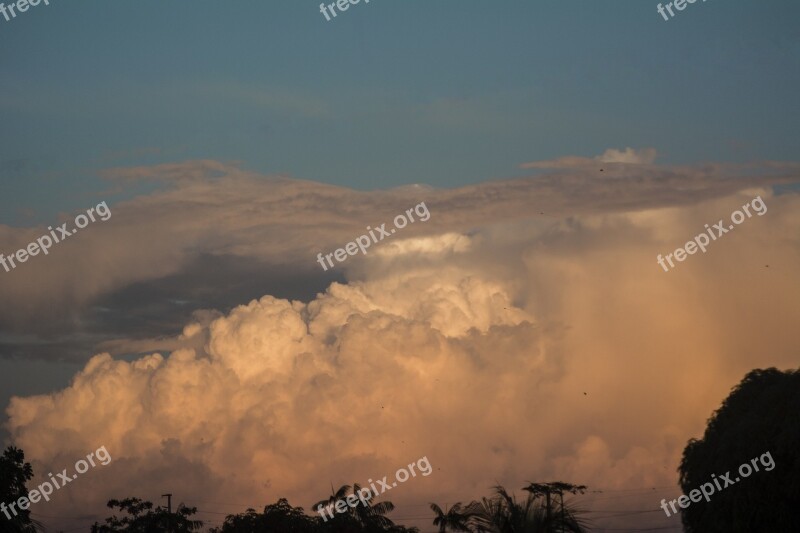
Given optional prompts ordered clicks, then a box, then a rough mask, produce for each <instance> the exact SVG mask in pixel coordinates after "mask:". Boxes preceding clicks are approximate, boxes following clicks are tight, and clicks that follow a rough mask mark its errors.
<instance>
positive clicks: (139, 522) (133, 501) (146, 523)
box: [91, 498, 203, 533]
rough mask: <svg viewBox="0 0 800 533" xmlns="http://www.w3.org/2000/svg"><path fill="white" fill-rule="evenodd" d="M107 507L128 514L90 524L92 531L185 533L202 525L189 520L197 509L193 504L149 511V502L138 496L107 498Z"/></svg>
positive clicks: (99, 532) (150, 504)
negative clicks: (171, 510)
mask: <svg viewBox="0 0 800 533" xmlns="http://www.w3.org/2000/svg"><path fill="white" fill-rule="evenodd" d="M107 505H108V507H109V508H111V509H114V508H115V507H119V510H120V511H121V512H125V513H127V514H128V516H123V517H122V518H117V517H116V515H115V516H112V517H110V518H106V523H105V524H103V525H101V524H98V523H97V522H95V523H94V525H92V530H91V531H92V533H159V532H165V533H189V532H191V531H199V530H200V529H201V528H202V527H203V522H202V521H201V520H191V519H189V517H190V516H192V515H193V514H195V513H196V512H197V508H196V507H186V506H185V505H183V504H181V505H179V506H178V510H177V511H175V512H174V513H169V512H167V510H166V509H162V508H160V507H159V508H157V509H155V510H153V504H152V502H148V501H144V500H141V499H140V498H125V499H124V500H110V501H109V502H108V504H107Z"/></svg>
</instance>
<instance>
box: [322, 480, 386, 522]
mask: <svg viewBox="0 0 800 533" xmlns="http://www.w3.org/2000/svg"><path fill="white" fill-rule="evenodd" d="M361 490H362V489H361V486H360V485H359V484H358V483H355V484H354V485H353V486H352V488H351V487H350V485H342V486H341V487H340V488H339V490H337V491H334V490H333V487H331V495H330V496H329V497H328V499H327V500H321V501H318V502H317V503H315V504H314V505H313V509H314V510H316V511H319V508H320V506H322V507H327V506H329V505H333V506H334V508H333V509H332V512H333V518H332V519H330V518H329V519H328V520H327V521H323V524H322V527H323V530H324V531H331V532H336V533H338V532H342V533H349V532H351V531H388V530H389V529H390V528H392V527H397V526H395V524H394V522H392V521H391V520H390V519H389V518H387V517H386V516H384V515H386V514H388V513H391V512H392V511H393V510H394V504H392V502H388V501H387V502H380V503H375V504H373V503H372V500H373V499H374V498H375V494H374V491H372V490H370V489H365V490H366V491H368V494H366V493H365V496H364V500H365V501H366V505H365V504H364V503H362V502H361V501H360V500H359V501H358V502H357V503H356V505H355V506H354V507H351V506H349V505H348V506H347V510H346V511H345V512H343V513H338V512H336V509H335V505H336V503H337V502H339V501H346V500H347V497H348V496H351V499H352V496H357V495H358V494H359V492H360V491H361Z"/></svg>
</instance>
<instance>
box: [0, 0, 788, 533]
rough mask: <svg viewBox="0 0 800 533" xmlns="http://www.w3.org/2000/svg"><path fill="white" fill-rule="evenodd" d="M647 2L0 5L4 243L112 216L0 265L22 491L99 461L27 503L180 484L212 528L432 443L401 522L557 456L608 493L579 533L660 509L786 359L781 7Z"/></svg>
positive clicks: (0, 359)
mask: <svg viewBox="0 0 800 533" xmlns="http://www.w3.org/2000/svg"><path fill="white" fill-rule="evenodd" d="M656 5H657V2H643V1H641V0H636V1H633V0H617V1H615V2H613V3H610V2H606V3H601V2H588V1H578V0H562V1H559V2H545V1H537V2H523V1H508V2H503V3H489V2H477V1H472V0H462V1H458V2H456V1H455V0H440V1H437V2H422V1H403V2H399V1H396V0H395V1H389V0H372V1H371V2H369V3H368V4H365V3H363V2H362V3H360V4H358V5H354V6H352V7H351V8H350V9H349V10H348V11H346V12H343V13H340V14H339V15H338V16H337V17H336V18H334V19H332V20H330V21H327V20H326V19H325V17H324V16H323V15H322V14H321V13H320V10H319V5H318V3H317V4H315V3H313V2H306V1H288V0H285V1H274V0H269V1H266V2H265V1H258V2H257V1H255V0H239V1H237V2H229V3H220V2H213V3H212V2H208V1H205V0H198V1H194V2H192V3H191V4H190V5H189V4H187V3H179V2H156V1H155V0H140V1H137V2H114V3H109V2H100V1H98V0H86V1H82V2H70V3H67V2H66V1H63V0H51V1H50V5H49V6H48V5H45V4H40V5H39V6H37V7H32V8H30V9H29V10H28V11H27V12H24V13H20V14H18V16H17V17H15V18H13V19H11V20H9V21H6V20H4V19H3V18H2V16H0V49H1V50H3V51H4V52H5V53H2V54H0V95H2V97H0V253H3V254H5V256H9V255H13V254H14V252H15V251H16V250H18V249H21V248H25V247H27V245H28V244H29V243H31V242H36V240H37V239H38V238H40V237H41V236H43V235H51V234H50V229H48V227H52V228H56V227H57V226H60V225H61V224H63V223H67V225H68V227H70V228H74V227H75V224H76V216H78V215H80V214H81V213H84V214H85V213H87V210H88V209H90V208H94V209H95V211H96V213H102V212H103V211H102V210H101V208H100V204H101V203H103V202H105V204H103V205H105V206H107V208H108V212H109V213H110V216H108V217H107V218H106V219H105V220H102V219H101V218H100V217H99V216H97V215H95V218H96V220H95V221H94V222H89V223H88V224H87V225H86V226H85V227H84V228H82V229H80V230H79V231H77V232H76V234H75V235H73V236H70V237H69V238H68V240H65V241H64V242H59V243H54V244H53V246H52V248H51V249H50V251H49V253H48V254H47V255H44V254H38V256H36V257H29V258H28V259H27V260H26V261H25V262H24V263H23V262H19V264H18V265H17V266H16V267H15V268H13V269H11V270H10V271H5V270H3V269H2V268H0V301H2V302H3V303H4V304H5V305H3V306H0V403H2V404H3V406H4V414H3V415H2V417H1V420H2V422H3V429H2V431H1V432H0V438H2V439H4V440H5V441H6V442H7V443H14V444H17V445H19V446H21V447H22V448H23V449H24V450H25V452H26V456H27V457H28V458H29V459H30V460H31V461H32V462H33V464H34V469H35V471H36V473H37V478H36V479H37V480H39V479H44V478H42V477H41V476H43V475H44V473H46V471H50V470H47V469H51V470H53V469H55V470H58V471H61V469H62V468H63V467H65V466H68V465H71V464H74V462H75V460H77V459H78V458H80V457H82V456H85V455H86V454H87V453H88V452H90V451H92V450H95V449H97V448H99V447H100V446H106V447H107V449H108V451H109V453H110V455H111V456H112V457H113V460H112V462H111V463H110V464H109V465H107V466H102V467H98V468H94V469H92V470H90V471H89V473H87V474H85V475H84V476H85V477H91V478H92V480H91V481H89V480H86V481H85V485H84V486H83V487H80V484H81V483H83V480H80V481H79V480H76V481H75V482H74V483H73V484H71V485H70V486H69V488H67V487H65V488H64V490H63V491H59V493H58V494H57V495H56V496H55V497H54V498H53V500H52V501H51V502H47V503H40V504H37V505H36V506H34V508H33V511H34V516H36V517H40V519H42V520H43V521H45V522H46V523H48V524H51V525H58V526H63V527H67V528H73V527H74V528H78V527H81V526H85V525H87V524H91V523H92V522H93V521H94V520H99V519H101V518H102V517H104V516H106V514H105V513H106V512H107V510H106V509H105V506H104V503H105V501H106V500H107V499H109V498H112V497H117V498H121V497H125V496H129V495H132V494H129V492H130V491H132V490H135V491H137V492H138V495H141V496H144V497H146V498H149V499H151V500H153V501H155V500H158V499H159V496H160V495H161V494H163V493H164V492H167V491H171V492H173V493H175V494H176V495H180V501H185V502H187V503H188V504H191V505H197V506H198V507H199V508H200V509H201V511H202V513H206V514H202V513H201V515H200V519H203V520H207V521H210V522H211V523H213V524H218V523H219V522H220V521H221V519H222V518H224V514H225V513H228V512H242V511H244V510H245V509H246V508H247V507H248V506H252V507H254V508H257V509H259V508H262V507H263V506H264V505H266V504H267V503H273V502H274V501H276V500H277V498H278V497H283V496H286V497H288V498H289V501H290V502H291V503H292V504H293V505H299V506H304V507H305V508H306V509H308V508H309V506H310V504H311V503H313V502H315V501H317V500H319V499H322V498H323V497H326V495H327V494H328V493H329V491H330V486H331V484H334V485H337V486H338V485H342V484H345V483H349V484H351V483H352V482H353V481H356V482H359V483H360V484H363V483H364V481H366V479H367V478H375V477H376V476H377V477H382V476H383V475H384V474H389V473H391V472H394V471H395V470H396V469H397V468H399V467H400V466H403V465H407V464H408V463H409V462H411V461H415V460H417V459H418V458H421V457H423V456H424V457H427V458H428V459H429V460H430V462H431V464H432V466H433V474H432V475H430V476H426V477H421V478H419V477H418V478H415V479H412V480H409V481H408V482H407V483H404V484H402V486H401V487H398V488H397V489H393V491H392V493H391V498H390V499H391V500H392V501H393V502H395V504H396V505H397V506H398V510H397V511H396V512H395V516H397V517H400V518H401V519H399V520H398V522H400V523H404V524H408V525H418V526H420V527H422V531H423V532H425V531H429V530H432V526H431V525H430V519H429V518H428V517H427V514H429V511H428V510H427V504H428V502H430V501H437V502H439V503H440V504H443V503H446V502H450V503H453V502H455V501H459V500H461V501H469V500H471V499H476V498H479V497H481V496H484V495H488V493H489V490H490V489H489V487H491V486H492V485H494V484H495V483H496V482H498V481H499V482H502V483H503V484H505V485H506V486H507V487H509V488H514V489H515V490H517V492H518V493H519V492H520V491H519V487H521V486H522V485H523V484H525V483H526V482H528V481H534V480H538V481H544V480H551V479H562V480H564V481H570V482H575V483H582V484H586V485H588V486H589V487H590V489H593V490H603V491H604V492H602V493H600V492H594V493H591V494H588V495H586V496H584V497H583V499H580V500H577V501H578V502H580V503H581V504H582V505H584V507H587V508H589V509H590V511H591V513H590V515H589V516H590V518H591V519H592V520H593V521H594V522H593V525H594V526H595V528H596V529H595V530H596V531H605V529H604V528H608V530H609V531H610V530H612V528H616V529H615V530H620V529H622V530H624V529H625V528H628V530H641V529H642V528H647V527H664V528H674V530H675V531H678V530H679V529H680V528H679V525H678V522H677V519H670V518H667V517H665V516H663V515H659V514H658V513H660V512H661V511H660V510H659V509H658V502H659V501H660V499H661V498H662V497H665V496H667V495H668V494H669V495H672V496H673V497H674V496H676V495H677V494H679V489H678V488H677V485H676V482H677V475H676V472H675V470H676V468H677V465H678V462H679V461H680V454H681V452H682V450H683V447H684V446H685V444H686V441H687V440H688V439H689V438H692V437H697V436H699V435H700V434H701V433H702V431H703V428H704V427H705V422H706V420H707V418H708V417H709V416H710V415H711V413H712V412H713V410H714V409H716V408H717V407H718V406H719V404H720V402H721V401H722V400H723V399H724V398H725V396H726V395H727V394H728V392H729V390H730V389H731V388H732V387H733V386H734V385H735V384H736V383H738V381H739V380H740V379H741V378H742V377H743V376H744V374H745V373H746V372H747V371H749V370H751V369H753V368H766V367H769V366H776V367H778V368H782V369H787V368H796V367H797V366H798V357H797V354H798V347H799V346H798V341H797V338H796V335H793V332H794V328H795V324H796V323H797V319H798V318H800V317H798V309H797V305H796V302H797V301H798V296H799V295H798V289H799V288H800V284H798V283H797V277H796V276H797V275H796V273H797V271H798V266H800V254H799V253H798V252H800V248H798V240H797V235H798V234H800V233H799V232H798V226H799V225H800V217H799V216H798V212H799V211H798V204H800V198H798V183H800V172H799V170H800V166H799V165H800V162H798V157H797V154H798V145H800V131H798V124H800V108H798V106H797V105H796V102H797V96H796V95H797V94H798V89H800V68H798V67H800V64H799V63H800V32H798V31H797V29H796V24H795V21H796V20H797V18H798V15H800V5H798V4H797V3H796V2H790V1H789V0H781V1H770V2H760V3H757V2H754V1H744V0H736V1H727V2H722V1H720V0H709V1H708V2H696V3H694V4H690V5H688V6H687V7H686V9H685V10H683V11H680V12H677V14H676V16H675V17H674V18H672V19H671V20H668V21H665V20H664V19H663V18H662V16H661V15H659V14H658V12H657V10H656ZM189 6H190V7H189ZM757 198H758V199H760V201H761V204H759V203H753V202H756V199H757ZM762 204H763V205H764V206H765V208H766V210H765V212H764V213H763V214H762V213H760V212H759V213H756V206H760V205H762ZM745 205H747V206H750V208H751V211H752V213H751V216H749V217H746V218H745V219H744V220H743V221H742V222H741V223H740V224H736V225H735V228H734V229H730V230H729V232H727V233H725V234H724V235H719V240H717V239H714V240H713V241H712V242H710V243H709V244H708V250H707V251H706V252H703V253H696V254H693V255H690V256H688V257H686V259H685V261H681V262H676V263H675V264H674V267H673V268H671V269H669V270H667V271H665V269H664V268H662V267H661V266H659V263H658V262H657V260H656V258H657V256H659V255H662V256H666V255H667V254H669V253H673V252H674V251H675V249H676V248H678V247H682V246H684V244H685V243H686V242H687V241H691V240H692V239H694V238H695V236H697V235H698V234H700V233H702V232H704V231H706V230H705V225H709V226H711V225H712V224H715V223H717V221H718V220H725V221H726V222H725V224H728V222H727V221H729V220H730V218H731V214H732V213H733V212H735V211H737V210H739V209H743V207H742V206H745ZM420 206H424V207H425V209H427V210H428V211H429V215H430V217H429V218H428V219H426V220H422V218H424V217H421V215H420V213H422V212H424V209H422V207H420ZM415 208H416V209H418V211H413V209H415ZM409 209H411V210H412V211H411V213H412V215H411V216H414V217H416V219H417V220H416V221H414V222H410V223H409V224H408V225H407V226H406V227H404V228H399V227H394V229H396V232H395V233H391V234H390V236H389V237H387V238H386V239H384V240H385V241H386V242H381V241H378V240H376V239H373V241H372V243H371V245H370V249H369V250H367V253H360V252H359V253H357V254H356V255H347V258H346V260H345V261H343V262H338V261H337V260H338V258H335V257H334V258H333V259H330V260H329V261H331V264H335V265H334V266H329V267H328V268H322V265H323V264H325V263H324V261H325V259H324V256H325V255H326V254H335V251H336V250H337V249H338V248H344V246H345V245H346V243H348V242H350V241H355V240H356V239H357V238H358V237H359V236H361V235H362V234H364V235H367V234H369V230H367V229H366V228H367V226H369V227H370V228H373V229H374V228H377V227H379V226H380V225H381V224H382V223H386V225H387V228H393V226H394V222H393V221H394V219H395V217H396V216H397V215H400V214H403V213H408V211H407V210H409ZM103 218H105V217H103ZM53 231H54V232H55V231H56V230H55V229H53ZM318 254H322V259H321V260H320V256H319V255H318ZM676 261H677V258H676ZM520 428H524V429H520ZM354 442H355V444H353V443H354ZM59 465H63V466H59ZM57 467H58V468H57ZM234 474H238V475H234ZM534 478H535V479H534ZM168 485H169V486H168ZM79 487H80V488H79ZM159 491H160V492H159ZM656 494H657V495H658V497H656V496H655V495H656ZM176 498H178V496H176ZM653 510H655V511H656V512H653ZM613 511H620V512H619V513H616V514H615V513H614V512H613ZM639 511H646V512H644V513H640V514H630V515H627V514H625V513H627V512H631V513H633V512H637V513H638V512H639ZM419 517H422V518H419ZM431 519H432V517H431ZM87 529H88V528H87Z"/></svg>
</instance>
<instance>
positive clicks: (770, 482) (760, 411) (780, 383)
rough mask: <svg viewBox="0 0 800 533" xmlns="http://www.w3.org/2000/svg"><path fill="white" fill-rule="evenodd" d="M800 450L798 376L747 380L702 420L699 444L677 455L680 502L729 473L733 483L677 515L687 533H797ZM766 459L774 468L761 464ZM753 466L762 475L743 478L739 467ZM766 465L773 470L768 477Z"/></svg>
mask: <svg viewBox="0 0 800 533" xmlns="http://www.w3.org/2000/svg"><path fill="white" fill-rule="evenodd" d="M799 449H800V370H794V371H787V372H781V371H780V370H777V369H775V368H769V369H767V370H760V369H758V370H753V371H751V372H749V373H748V374H747V375H746V376H745V377H744V379H742V381H741V383H739V385H737V386H736V387H735V388H734V389H733V391H732V392H731V394H730V395H729V396H728V398H727V399H725V401H724V402H723V403H722V406H721V407H720V408H719V409H718V410H717V411H716V412H714V414H713V415H712V416H711V418H710V419H709V420H708V426H707V427H706V431H705V434H704V435H703V438H702V439H700V440H696V439H691V440H690V441H689V443H688V444H687V445H686V448H685V449H684V451H683V459H682V460H681V464H680V468H679V469H678V471H679V472H680V485H681V488H682V489H683V492H684V494H687V495H688V494H690V491H692V490H694V489H699V488H700V486H701V485H702V484H703V483H709V482H711V481H712V477H711V475H712V474H714V475H716V476H719V475H720V474H725V473H727V472H729V471H730V472H731V474H730V479H731V481H733V482H734V483H735V484H734V485H732V486H728V487H723V489H722V490H721V491H718V490H716V488H715V489H714V494H713V495H711V496H710V497H709V501H708V502H706V501H705V499H703V500H701V501H699V502H694V503H691V504H690V505H689V507H688V508H686V509H682V510H681V519H682V521H683V525H684V527H685V530H686V532H687V533H699V532H704V533H706V532H708V533H714V532H717V531H719V532H722V531H724V532H730V531H748V532H758V531H765V532H766V531H769V532H773V531H774V532H777V531H800V513H798V508H800V461H798V450H799ZM767 453H769V455H770V456H771V458H772V461H764V459H762V458H763V457H764V456H765V454H767ZM755 458H759V461H758V463H757V464H758V466H760V467H761V469H760V471H759V472H753V473H752V474H751V475H749V476H748V477H747V479H744V478H742V475H741V474H740V472H739V466H740V465H742V464H744V463H750V462H751V460H753V459H755ZM764 462H766V463H767V464H770V463H771V462H774V467H773V468H774V469H773V470H770V471H766V470H765V468H763V466H764V464H763V463H764ZM750 466H751V467H752V466H753V464H752V463H751V465H750ZM736 478H740V480H739V481H736Z"/></svg>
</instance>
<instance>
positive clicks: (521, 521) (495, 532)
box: [467, 484, 586, 533]
mask: <svg viewBox="0 0 800 533" xmlns="http://www.w3.org/2000/svg"><path fill="white" fill-rule="evenodd" d="M542 485H543V486H547V485H550V488H553V486H554V484H542ZM563 485H569V484H563ZM569 486H571V487H574V489H576V490H578V489H585V487H582V486H573V485H569ZM494 490H495V495H494V497H492V498H482V499H481V501H480V502H472V503H470V504H469V506H468V507H467V508H468V510H469V512H470V513H471V516H470V519H469V523H470V527H471V528H472V529H473V530H474V531H475V532H477V533H556V532H561V531H569V532H570V533H584V532H585V531H586V529H585V527H584V525H583V524H582V523H581V521H580V520H579V519H578V518H577V517H576V515H577V511H575V510H573V509H569V508H565V507H564V506H562V507H561V508H559V509H557V512H551V509H549V508H548V507H547V506H546V505H543V504H542V503H540V502H539V501H538V499H539V498H540V497H541V496H542V495H543V494H546V493H545V492H539V493H537V492H536V491H535V490H533V491H529V494H528V497H527V498H526V500H525V501H523V502H518V501H517V498H516V496H514V495H510V494H508V492H507V491H506V489H505V488H503V487H502V486H499V485H498V486H496V487H494ZM562 490H563V488H562Z"/></svg>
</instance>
